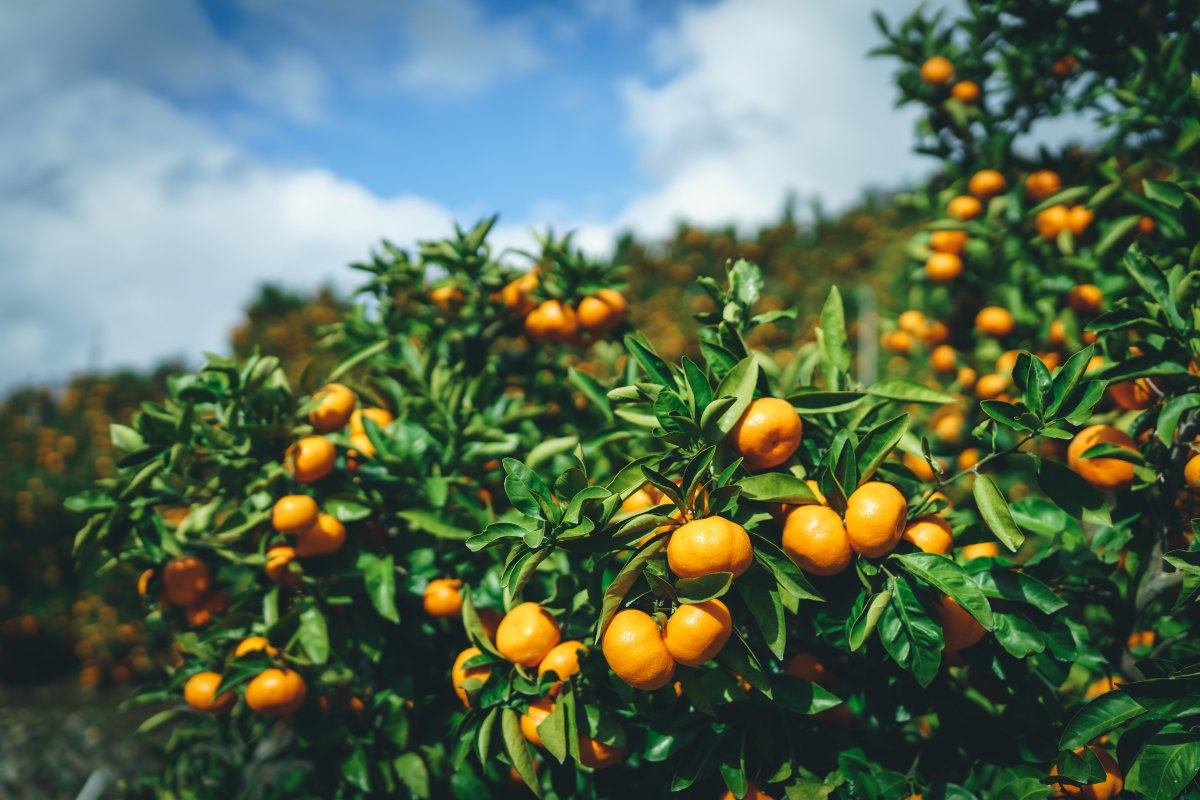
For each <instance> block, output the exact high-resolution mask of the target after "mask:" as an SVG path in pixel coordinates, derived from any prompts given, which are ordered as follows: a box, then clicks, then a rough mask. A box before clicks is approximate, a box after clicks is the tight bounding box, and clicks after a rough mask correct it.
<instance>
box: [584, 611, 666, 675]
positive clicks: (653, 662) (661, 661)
mask: <svg viewBox="0 0 1200 800" xmlns="http://www.w3.org/2000/svg"><path fill="white" fill-rule="evenodd" d="M600 650H601V652H603V653H604V659H605V660H606V661H607V662H608V666H609V669H611V670H612V671H613V672H614V673H616V676H617V677H618V678H620V679H621V680H623V681H625V682H626V683H628V684H629V685H630V686H632V687H633V688H635V689H644V690H646V691H652V690H654V689H661V688H662V687H664V686H666V685H667V684H668V683H670V681H671V678H673V677H674V676H675V659H673V658H671V653H670V652H669V651H668V650H667V646H666V644H664V643H663V635H662V632H661V631H660V630H659V629H658V624H657V623H656V622H655V621H654V619H653V617H651V616H650V615H649V614H647V613H646V612H644V611H638V610H637V609H633V608H627V609H625V610H624V611H620V612H618V613H617V615H616V616H615V617H613V618H612V622H610V623H609V625H608V629H607V630H605V631H604V637H603V638H602V639H601V640H600Z"/></svg>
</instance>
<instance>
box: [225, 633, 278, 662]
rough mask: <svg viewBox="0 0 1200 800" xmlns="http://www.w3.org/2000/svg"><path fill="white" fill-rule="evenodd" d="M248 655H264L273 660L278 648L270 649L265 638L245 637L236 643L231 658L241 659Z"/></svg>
mask: <svg viewBox="0 0 1200 800" xmlns="http://www.w3.org/2000/svg"><path fill="white" fill-rule="evenodd" d="M250 653H266V654H267V655H268V656H270V657H272V658H274V657H275V656H277V655H279V650H278V648H275V647H272V646H271V643H270V642H268V641H267V637H265V636H247V637H246V638H245V639H242V640H241V641H240V642H238V646H237V647H236V648H234V651H233V657H234V658H241V657H242V656H245V655H249V654H250Z"/></svg>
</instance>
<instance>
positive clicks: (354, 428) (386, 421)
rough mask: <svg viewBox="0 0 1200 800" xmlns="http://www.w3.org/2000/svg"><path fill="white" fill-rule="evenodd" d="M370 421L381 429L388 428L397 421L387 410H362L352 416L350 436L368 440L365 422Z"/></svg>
mask: <svg viewBox="0 0 1200 800" xmlns="http://www.w3.org/2000/svg"><path fill="white" fill-rule="evenodd" d="M365 419H369V420H371V421H372V422H374V423H375V424H376V425H377V426H379V427H380V428H386V427H387V426H388V425H391V424H392V422H393V421H395V417H393V416H392V412H390V411H388V410H387V409H386V408H360V409H358V410H357V411H355V412H354V413H353V414H351V415H350V435H351V437H354V436H362V437H363V438H366V435H367V426H366V424H365V423H364V422H363V420H365Z"/></svg>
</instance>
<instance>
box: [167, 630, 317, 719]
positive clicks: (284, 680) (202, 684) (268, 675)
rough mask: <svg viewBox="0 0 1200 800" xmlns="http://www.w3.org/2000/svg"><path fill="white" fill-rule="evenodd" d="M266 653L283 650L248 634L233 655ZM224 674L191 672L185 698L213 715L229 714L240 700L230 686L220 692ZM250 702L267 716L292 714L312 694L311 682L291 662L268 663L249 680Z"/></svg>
mask: <svg viewBox="0 0 1200 800" xmlns="http://www.w3.org/2000/svg"><path fill="white" fill-rule="evenodd" d="M260 654H261V655H266V656H267V657H269V658H272V659H279V658H281V656H280V653H279V650H278V649H277V648H275V647H273V646H272V645H271V644H270V642H268V641H267V640H266V639H265V638H264V637H262V636H248V637H246V638H245V639H243V640H242V641H240V642H239V643H238V645H237V647H235V648H234V651H233V655H232V658H233V659H239V658H244V657H246V656H250V655H260ZM221 681H222V677H221V674H220V673H219V672H212V671H208V670H205V671H202V672H196V673H194V674H193V675H191V676H190V677H189V678H188V679H187V682H186V683H184V685H183V699H184V702H186V703H187V704H188V705H189V706H191V707H192V708H194V709H196V710H197V711H203V712H205V713H208V714H213V715H217V716H220V715H223V714H228V713H229V712H230V711H231V710H232V709H233V707H234V705H236V703H237V694H236V693H235V692H233V691H232V690H228V689H227V690H226V691H223V692H220V693H219V694H218V690H219V689H220V687H221ZM244 696H245V700H246V705H247V706H248V707H249V708H250V710H252V711H254V712H255V713H257V714H260V715H262V716H264V717H272V718H282V717H290V716H291V715H292V714H295V713H296V712H297V711H299V710H300V708H301V707H302V706H303V705H304V701H305V700H306V699H307V698H308V685H307V684H306V683H305V682H304V678H303V677H301V675H300V673H298V672H296V671H295V670H292V669H288V668H287V666H286V665H285V666H282V667H268V668H267V669H264V670H262V671H261V672H259V673H258V674H257V675H255V676H254V677H253V678H251V679H250V681H249V682H248V683H247V684H246V688H245V691H244Z"/></svg>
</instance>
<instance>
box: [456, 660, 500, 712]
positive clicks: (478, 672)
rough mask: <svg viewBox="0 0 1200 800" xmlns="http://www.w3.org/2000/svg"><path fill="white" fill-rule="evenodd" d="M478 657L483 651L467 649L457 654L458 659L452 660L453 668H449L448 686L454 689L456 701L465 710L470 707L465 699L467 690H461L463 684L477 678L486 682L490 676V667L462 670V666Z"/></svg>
mask: <svg viewBox="0 0 1200 800" xmlns="http://www.w3.org/2000/svg"><path fill="white" fill-rule="evenodd" d="M479 655H483V651H482V650H480V649H479V648H478V647H468V648H467V649H466V650H463V651H462V652H461V653H459V654H458V657H457V658H455V659H454V666H452V667H451V668H450V684H451V685H452V686H453V687H454V693H455V694H456V695H458V699H459V700H461V701H462V704H463V705H464V706H466V707H467V708H470V707H471V699H470V698H469V697H467V690H466V689H464V688H462V685H463V683H464V682H466V681H467V680H468V679H470V678H478V679H479V680H481V681H485V682H486V681H487V679H488V678H489V677H490V676H491V674H492V670H491V667H487V666H482V667H468V668H466V669H463V664H465V663H467V662H468V661H470V660H471V659H472V658H475V657H476V656H479Z"/></svg>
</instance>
